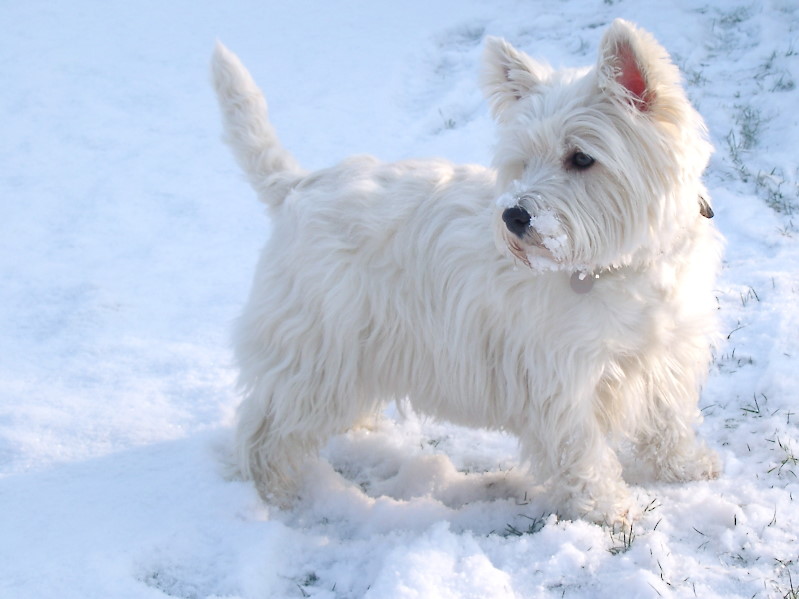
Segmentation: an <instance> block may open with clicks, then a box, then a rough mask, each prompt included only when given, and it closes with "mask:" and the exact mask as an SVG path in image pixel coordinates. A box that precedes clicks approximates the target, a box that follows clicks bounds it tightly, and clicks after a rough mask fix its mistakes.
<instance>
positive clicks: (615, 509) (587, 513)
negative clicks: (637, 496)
mask: <svg viewBox="0 0 799 599" xmlns="http://www.w3.org/2000/svg"><path fill="white" fill-rule="evenodd" d="M605 483H606V484H603V485H596V484H594V485H591V486H590V487H589V486H587V485H585V484H578V485H570V486H569V487H561V488H560V490H559V491H557V492H556V493H555V495H553V496H552V500H553V502H554V503H553V506H554V507H555V511H556V512H557V513H558V515H560V516H561V517H563V518H566V519H582V520H587V521H589V522H593V523H595V524H599V525H602V526H609V527H612V528H625V527H628V528H629V527H630V526H632V524H633V522H635V521H636V520H638V519H639V518H640V516H641V508H640V506H638V504H637V503H636V502H635V501H634V500H633V498H632V496H631V495H630V492H629V489H628V488H627V485H625V484H624V483H623V482H621V481H613V482H610V481H605Z"/></svg>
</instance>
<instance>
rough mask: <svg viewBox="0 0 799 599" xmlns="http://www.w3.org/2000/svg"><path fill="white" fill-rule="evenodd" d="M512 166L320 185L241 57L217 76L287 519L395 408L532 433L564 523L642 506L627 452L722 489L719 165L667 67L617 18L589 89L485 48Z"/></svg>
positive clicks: (244, 451) (218, 62) (257, 372)
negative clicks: (711, 179)
mask: <svg viewBox="0 0 799 599" xmlns="http://www.w3.org/2000/svg"><path fill="white" fill-rule="evenodd" d="M484 71H485V72H484V78H483V87H484V90H485V94H486V96H487V98H488V100H489V102H490V104H491V108H492V113H493V116H494V118H495V119H496V121H497V124H498V129H499V143H498V148H497V152H496V158H495V160H494V168H484V167H481V166H473V165H469V166H466V165H455V164H450V163H449V162H446V161H443V160H425V161H405V162H399V163H394V164H384V163H381V162H378V161H377V160H376V159H374V158H371V157H365V156H360V157H356V158H351V159H348V160H345V161H344V162H343V163H341V164H339V165H337V166H334V167H332V168H329V169H325V170H320V171H316V172H312V173H308V172H306V171H304V170H302V169H301V168H300V167H299V166H298V165H297V163H296V162H295V161H294V159H293V158H292V157H291V156H290V155H289V153H288V152H287V151H286V150H285V149H284V148H283V147H282V146H281V144H280V142H279V141H278V139H277V136H276V134H275V131H274V129H273V127H272V125H271V124H270V123H269V121H268V118H267V111H266V104H265V102H264V100H263V97H262V95H261V93H260V91H259V90H258V88H257V87H256V85H255V84H254V83H253V81H252V79H251V77H250V76H249V74H248V73H247V71H246V70H245V69H244V67H243V66H242V65H241V63H240V62H239V61H238V59H237V58H236V57H235V56H234V55H233V54H231V53H230V52H229V51H228V50H226V49H225V48H224V47H222V46H221V45H218V46H217V48H216V52H215V55H214V60H213V75H214V83H215V86H216V91H217V93H218V96H219V101H220V104H221V107H222V112H223V114H224V123H225V130H226V136H227V141H228V142H229V143H230V145H231V146H232V148H233V150H234V152H235V155H236V157H237V159H238V161H239V162H240V164H241V166H242V167H243V169H244V171H245V172H246V173H247V175H248V177H249V179H250V181H251V183H252V185H253V187H254V188H255V189H256V190H257V192H258V195H259V197H260V199H261V200H262V201H263V202H264V203H266V204H267V205H268V206H269V207H270V209H271V215H272V219H273V222H274V232H273V234H272V238H271V240H270V241H269V243H268V245H267V246H266V248H265V249H264V252H263V255H262V257H261V260H260V263H259V265H258V268H257V271H256V273H255V280H254V282H253V286H252V292H251V295H250V298H249V301H248V303H247V306H246V308H245V310H244V313H243V315H242V316H241V318H240V320H239V321H238V325H237V329H236V333H235V346H236V356H237V360H238V365H239V367H240V385H241V389H242V390H243V393H244V394H245V398H244V401H243V403H242V405H241V407H240V410H239V422H238V429H237V449H238V464H239V467H240V469H241V470H242V472H243V474H244V475H246V476H249V477H251V478H253V479H254V480H255V482H256V484H257V487H258V490H259V492H260V493H261V495H262V496H263V497H264V498H265V499H269V500H272V501H276V502H278V503H281V504H286V503H289V502H290V501H291V500H292V498H293V497H295V494H296V493H297V492H298V489H297V481H298V479H299V477H300V476H299V475H300V471H301V468H302V465H303V461H304V460H305V459H307V458H308V457H309V455H312V454H313V453H314V452H316V451H317V450H318V448H319V447H320V445H321V444H323V443H324V442H325V441H326V440H327V439H328V438H329V437H330V436H331V435H335V434H337V433H341V432H343V431H345V430H346V429H347V428H349V427H351V426H352V425H353V424H354V423H356V422H358V421H359V420H361V419H362V418H364V417H365V416H368V415H369V414H371V413H373V412H374V411H376V410H379V409H380V407H381V406H382V405H383V404H384V403H385V402H388V401H391V400H399V399H403V398H406V397H407V398H409V400H410V402H411V405H412V406H413V408H414V409H415V410H417V411H419V412H421V413H425V414H429V415H433V416H435V417H438V418H442V419H447V420H450V421H452V422H456V423H460V424H464V425H468V426H474V427H489V428H493V429H502V430H506V431H510V432H512V433H513V434H515V435H517V436H518V438H519V440H520V444H521V448H522V450H523V455H524V457H525V458H526V459H528V460H529V461H530V463H531V465H532V470H533V472H535V473H537V474H539V475H540V476H541V477H542V480H544V481H548V488H549V489H550V493H549V495H548V497H549V499H550V500H551V507H552V509H553V510H555V511H557V512H558V513H560V514H561V515H563V516H565V517H585V518H587V519H590V520H593V521H596V522H606V523H617V522H623V521H625V520H626V519H628V518H629V517H630V516H631V515H632V512H631V511H630V510H631V508H633V507H634V504H633V502H632V500H631V497H630V493H629V490H628V488H627V486H626V485H625V483H624V481H623V480H622V476H621V466H620V463H619V460H618V458H617V455H616V453H615V451H614V447H615V446H616V443H617V442H618V441H620V440H624V439H628V440H631V441H632V442H633V446H634V448H635V450H636V452H637V454H636V455H637V457H638V458H639V459H640V460H644V461H645V462H646V463H647V464H649V465H650V466H651V468H653V469H654V472H655V473H656V475H657V476H658V478H660V479H661V480H666V481H686V480H694V479H701V478H709V477H714V476H716V475H717V473H718V468H719V466H718V460H717V458H716V456H715V454H714V453H713V452H711V451H710V450H709V449H707V448H706V447H705V446H704V444H702V443H700V442H698V441H697V440H696V438H695V435H694V430H693V427H694V425H695V424H696V423H697V422H698V420H699V410H698V409H697V400H698V388H699V385H700V383H701V380H702V378H703V376H704V375H705V372H706V369H707V366H708V362H709V359H710V342H711V339H712V337H713V336H714V333H715V316H714V313H715V310H716V306H715V302H714V296H713V293H712V286H713V284H714V279H715V276H716V272H717V270H718V267H719V261H720V249H721V240H720V237H719V235H718V234H717V233H716V232H715V229H714V228H713V226H712V224H711V222H710V221H709V220H708V218H709V217H710V216H712V211H711V210H710V206H709V204H708V202H707V197H708V196H707V193H706V191H705V189H704V187H703V186H702V183H701V182H700V176H701V174H702V171H703V170H704V168H705V166H706V164H707V161H708V158H709V156H710V153H711V147H710V145H709V144H708V142H707V141H706V133H705V127H704V124H703V122H702V119H701V117H700V116H699V115H698V114H697V113H696V112H695V111H694V109H693V108H692V107H691V106H690V104H689V102H688V101H687V99H686V97H685V93H684V91H683V89H682V87H681V85H680V76H679V73H678V70H677V69H676V67H675V66H674V65H673V64H672V63H671V61H670V59H669V57H668V54H667V53H666V52H665V51H664V50H663V48H662V47H661V46H660V45H658V43H657V42H656V41H655V40H654V38H653V37H652V36H650V35H649V34H648V33H646V32H645V31H642V30H640V29H637V28H636V27H635V26H633V25H631V24H629V23H626V22H624V21H621V20H617V21H615V22H614V23H613V24H612V25H611V26H610V27H609V29H608V30H607V32H606V34H605V36H604V38H603V40H602V42H601V47H600V50H599V59H598V62H597V64H596V66H595V67H593V68H586V69H581V70H561V71H556V70H553V69H551V68H550V67H548V66H546V65H544V64H541V63H539V62H535V61H533V60H532V59H531V58H529V57H528V56H527V55H525V54H523V53H521V52H519V51H517V50H515V49H514V48H512V47H511V46H510V45H509V44H508V43H506V42H504V41H502V40H500V39H494V38H489V39H488V40H486V48H485V68H484Z"/></svg>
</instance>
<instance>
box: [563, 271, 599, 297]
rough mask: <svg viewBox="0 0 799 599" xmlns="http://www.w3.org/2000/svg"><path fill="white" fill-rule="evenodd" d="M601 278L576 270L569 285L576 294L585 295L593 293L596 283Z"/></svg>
mask: <svg viewBox="0 0 799 599" xmlns="http://www.w3.org/2000/svg"><path fill="white" fill-rule="evenodd" d="M598 278H599V275H596V274H594V273H591V272H585V271H584V270H576V271H574V272H573V273H572V276H571V279H570V280H569V285H571V288H572V291H574V293H577V294H580V295H583V294H586V293H588V292H589V291H591V289H592V288H593V287H594V281H595V280H596V279H598Z"/></svg>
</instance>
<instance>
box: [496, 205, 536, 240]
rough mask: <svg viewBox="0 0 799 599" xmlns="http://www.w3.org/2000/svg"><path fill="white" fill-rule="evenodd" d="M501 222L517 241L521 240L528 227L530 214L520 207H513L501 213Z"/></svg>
mask: <svg viewBox="0 0 799 599" xmlns="http://www.w3.org/2000/svg"><path fill="white" fill-rule="evenodd" d="M502 220H503V222H504V223H505V226H506V227H507V228H508V231H510V232H511V233H513V234H514V235H516V237H518V238H519V239H523V238H524V235H525V233H527V229H528V228H529V227H530V220H531V217H530V213H529V212H527V210H525V209H524V208H522V207H521V206H513V207H511V208H507V209H506V210H505V211H504V212H503V213H502Z"/></svg>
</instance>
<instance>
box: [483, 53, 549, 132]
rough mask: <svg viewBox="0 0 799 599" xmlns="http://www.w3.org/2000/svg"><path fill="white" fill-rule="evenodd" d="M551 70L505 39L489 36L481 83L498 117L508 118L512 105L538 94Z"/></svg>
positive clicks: (493, 111)
mask: <svg viewBox="0 0 799 599" xmlns="http://www.w3.org/2000/svg"><path fill="white" fill-rule="evenodd" d="M551 73H552V69H551V68H550V67H549V66H547V65H545V64H541V63H538V62H536V61H535V60H533V59H532V58H530V57H529V56H527V54H525V53H524V52H520V51H519V50H517V49H516V48H514V47H513V46H511V45H510V44H509V43H508V42H506V41H505V40H503V39H501V38H498V37H488V38H486V41H485V50H484V53H483V72H482V75H481V78H480V83H481V85H482V88H483V94H485V97H486V99H487V100H488V102H489V104H490V105H491V114H492V115H493V116H494V118H495V119H496V120H498V121H502V120H504V118H505V117H506V116H507V111H508V109H509V108H511V107H512V106H514V105H515V104H516V103H518V102H519V100H522V99H523V98H525V97H527V96H530V95H531V94H534V93H537V90H538V88H539V87H540V86H541V84H542V83H543V82H544V81H546V80H547V79H548V78H549V76H550V75H551Z"/></svg>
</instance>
